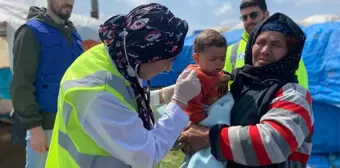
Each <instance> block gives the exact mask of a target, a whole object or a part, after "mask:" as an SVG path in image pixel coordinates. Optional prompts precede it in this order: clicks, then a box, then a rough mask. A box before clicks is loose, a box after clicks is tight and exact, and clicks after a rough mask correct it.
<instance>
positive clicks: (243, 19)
mask: <svg viewBox="0 0 340 168" xmlns="http://www.w3.org/2000/svg"><path fill="white" fill-rule="evenodd" d="M248 16H249V17H250V19H251V20H254V19H256V18H257V16H259V12H256V11H254V12H251V13H249V14H248V15H242V16H241V17H240V19H241V20H242V21H247V20H248Z"/></svg>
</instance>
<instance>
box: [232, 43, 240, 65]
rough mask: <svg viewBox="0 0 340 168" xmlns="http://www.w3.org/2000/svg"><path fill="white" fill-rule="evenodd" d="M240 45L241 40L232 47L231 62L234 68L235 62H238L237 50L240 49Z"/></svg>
mask: <svg viewBox="0 0 340 168" xmlns="http://www.w3.org/2000/svg"><path fill="white" fill-rule="evenodd" d="M239 45H240V41H239V42H237V43H236V44H234V45H233V48H232V49H231V53H230V63H231V66H232V70H234V69H235V64H236V59H237V50H238V46H239Z"/></svg>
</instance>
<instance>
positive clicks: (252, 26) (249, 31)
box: [246, 16, 266, 34]
mask: <svg viewBox="0 0 340 168" xmlns="http://www.w3.org/2000/svg"><path fill="white" fill-rule="evenodd" d="M265 19H266V17H265V16H263V18H262V19H261V20H260V21H259V22H257V23H255V24H252V25H251V28H248V29H249V30H248V29H246V31H247V33H249V34H250V33H251V31H252V30H253V28H254V27H255V26H256V25H257V24H258V23H260V22H262V21H263V20H265Z"/></svg>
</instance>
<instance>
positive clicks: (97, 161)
mask: <svg viewBox="0 0 340 168" xmlns="http://www.w3.org/2000/svg"><path fill="white" fill-rule="evenodd" d="M58 142H59V145H60V146H61V147H63V148H64V149H65V150H67V151H68V153H69V154H70V155H71V157H72V159H74V161H75V162H76V163H77V165H78V166H79V167H80V168H102V167H103V168H104V167H119V168H130V167H131V166H129V165H126V164H124V163H123V162H122V161H120V160H118V159H117V158H115V157H112V156H100V155H88V154H82V153H79V152H78V150H77V148H76V146H75V145H74V144H73V142H72V140H71V138H70V137H69V136H68V135H67V134H64V133H63V132H61V131H58Z"/></svg>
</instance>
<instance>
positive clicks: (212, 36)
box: [194, 29, 227, 53]
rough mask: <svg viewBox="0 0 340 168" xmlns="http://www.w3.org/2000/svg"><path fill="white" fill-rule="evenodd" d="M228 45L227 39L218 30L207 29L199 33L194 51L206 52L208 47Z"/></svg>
mask: <svg viewBox="0 0 340 168" xmlns="http://www.w3.org/2000/svg"><path fill="white" fill-rule="evenodd" d="M212 46H214V47H226V46H227V40H226V39H225V37H224V36H223V35H222V34H221V33H219V32H218V31H216V30H213V29H206V30H203V31H202V32H201V33H199V34H198V35H197V37H196V39H195V41H194V52H195V53H199V52H204V51H205V50H206V49H207V47H212Z"/></svg>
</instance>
